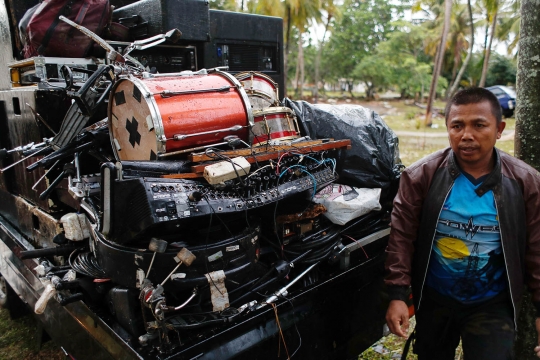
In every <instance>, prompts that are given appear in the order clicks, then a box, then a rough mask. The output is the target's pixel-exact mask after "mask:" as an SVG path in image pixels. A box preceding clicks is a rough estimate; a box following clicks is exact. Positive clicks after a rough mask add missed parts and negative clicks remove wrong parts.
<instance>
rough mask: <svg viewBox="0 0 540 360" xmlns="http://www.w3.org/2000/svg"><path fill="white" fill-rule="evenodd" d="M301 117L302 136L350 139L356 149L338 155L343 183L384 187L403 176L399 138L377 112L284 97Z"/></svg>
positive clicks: (299, 118)
mask: <svg viewBox="0 0 540 360" xmlns="http://www.w3.org/2000/svg"><path fill="white" fill-rule="evenodd" d="M283 103H284V105H285V106H287V107H289V108H291V109H293V110H294V112H295V113H296V116H297V117H298V126H299V127H300V132H301V134H302V136H309V137H310V138H312V139H326V138H334V139H337V140H340V139H350V140H351V145H352V148H351V149H350V150H342V151H340V153H339V156H338V158H337V161H338V164H337V168H338V172H339V176H340V179H339V182H340V183H343V184H348V185H351V186H356V187H367V188H376V187H380V188H382V189H383V191H384V190H387V189H389V188H390V185H391V184H392V183H393V182H394V181H395V180H397V179H398V178H399V174H400V173H401V169H402V167H403V166H402V164H401V159H400V158H399V148H398V138H397V136H396V134H395V133H394V132H393V131H392V130H391V129H390V128H389V127H388V126H387V125H386V123H385V122H384V121H383V120H382V119H381V117H380V116H379V115H378V114H377V113H375V112H374V111H372V110H370V109H368V108H365V107H363V106H360V105H348V104H347V105H326V104H316V105H315V104H310V103H308V102H306V101H292V100H290V99H288V98H285V99H284V100H283Z"/></svg>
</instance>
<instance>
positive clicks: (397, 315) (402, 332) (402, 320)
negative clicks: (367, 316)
mask: <svg viewBox="0 0 540 360" xmlns="http://www.w3.org/2000/svg"><path fill="white" fill-rule="evenodd" d="M386 323H387V324H388V328H389V329H390V331H391V332H392V334H395V335H397V336H401V337H403V338H406V337H407V334H408V332H409V309H408V308H407V304H405V302H404V301H401V300H392V301H390V305H389V306H388V311H386ZM539 326H540V319H537V320H536V328H537V329H538V327H539ZM539 344H540V343H539ZM535 350H536V349H535ZM538 351H540V348H539V349H538ZM537 354H538V352H537Z"/></svg>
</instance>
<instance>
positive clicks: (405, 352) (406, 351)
mask: <svg viewBox="0 0 540 360" xmlns="http://www.w3.org/2000/svg"><path fill="white" fill-rule="evenodd" d="M414 338H416V329H414V331H413V332H412V333H411V335H409V338H408V339H407V341H406V342H405V346H403V352H402V353H401V360H407V355H408V354H409V348H410V347H411V343H412V342H413V340H414Z"/></svg>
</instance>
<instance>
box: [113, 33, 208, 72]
mask: <svg viewBox="0 0 540 360" xmlns="http://www.w3.org/2000/svg"><path fill="white" fill-rule="evenodd" d="M108 43H109V45H111V46H112V47H113V48H114V49H115V50H116V51H118V52H119V53H122V51H124V49H125V48H126V47H127V46H128V45H129V44H130V43H127V42H120V41H108ZM129 55H130V56H131V57H133V58H135V60H137V61H138V62H140V63H141V64H142V65H144V66H145V67H148V68H149V69H151V68H153V67H154V68H156V70H157V71H158V72H160V73H174V72H180V71H184V70H191V71H195V70H197V50H196V48H195V46H180V45H157V46H153V47H151V48H148V49H145V50H133V51H132V52H130V53H129Z"/></svg>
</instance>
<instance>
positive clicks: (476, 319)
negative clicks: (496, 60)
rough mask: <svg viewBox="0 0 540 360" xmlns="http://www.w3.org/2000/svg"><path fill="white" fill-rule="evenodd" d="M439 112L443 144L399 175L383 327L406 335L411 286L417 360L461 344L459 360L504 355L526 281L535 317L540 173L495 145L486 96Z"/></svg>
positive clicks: (478, 91)
mask: <svg viewBox="0 0 540 360" xmlns="http://www.w3.org/2000/svg"><path fill="white" fill-rule="evenodd" d="M445 113H446V126H447V131H448V138H449V141H450V147H449V148H447V149H444V150H441V151H438V152H436V153H434V154H432V155H429V156H427V157H426V158H424V159H422V160H420V161H418V162H416V163H415V164H413V165H411V166H410V167H409V168H408V169H406V170H405V171H404V172H403V173H402V176H401V181H400V187H399V191H398V194H397V196H396V198H395V200H394V209H393V212H392V230H391V233H390V239H389V243H388V248H387V255H388V258H387V261H386V268H387V271H388V275H387V278H386V284H387V285H388V290H389V294H390V300H391V301H390V305H389V307H388V311H387V314H386V321H387V323H388V327H389V328H390V331H391V332H392V333H394V334H396V335H398V336H402V337H406V336H407V331H408V326H409V316H408V309H407V306H406V304H405V302H404V301H405V300H406V297H407V292H408V289H409V287H411V288H412V294H413V301H414V305H415V310H416V330H415V333H416V334H415V336H416V340H415V345H414V351H415V353H417V354H418V358H419V360H429V359H437V360H445V359H448V360H450V359H452V360H453V359H454V356H455V349H456V347H457V345H458V343H459V341H460V338H461V340H462V346H463V352H464V355H465V359H473V360H479V359H480V360H481V359H486V360H487V359H489V360H494V359H511V358H513V350H512V348H513V344H514V337H515V329H516V319H517V314H518V312H519V309H520V304H521V300H522V296H523V291H524V289H525V283H526V284H527V286H528V288H529V290H530V291H531V292H532V294H533V303H534V305H535V306H536V308H537V309H538V312H539V314H540V174H539V173H538V172H537V171H536V170H534V169H533V168H531V167H530V166H528V165H527V164H525V163H524V162H522V161H520V160H518V159H515V158H514V157H512V156H510V155H508V154H506V153H503V152H501V151H499V150H497V149H495V147H494V146H495V142H496V140H497V139H499V138H500V137H501V134H502V131H503V130H504V128H505V125H506V124H505V123H504V122H503V121H502V115H501V108H500V105H499V102H498V101H497V98H496V97H495V96H494V95H493V94H492V93H491V92H489V91H488V90H485V89H483V88H470V89H465V90H462V91H460V92H458V93H457V94H456V95H455V96H454V97H453V98H452V99H451V100H450V102H449V103H448V105H447V107H446V112H445ZM536 328H537V330H540V319H538V320H537V322H536ZM535 351H536V352H537V353H540V347H539V348H535Z"/></svg>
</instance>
